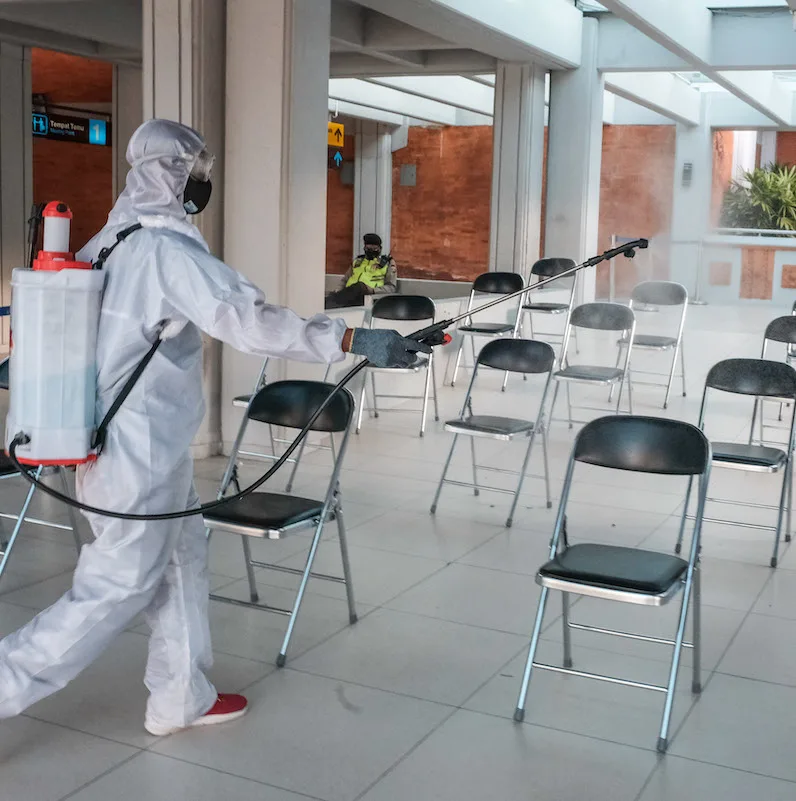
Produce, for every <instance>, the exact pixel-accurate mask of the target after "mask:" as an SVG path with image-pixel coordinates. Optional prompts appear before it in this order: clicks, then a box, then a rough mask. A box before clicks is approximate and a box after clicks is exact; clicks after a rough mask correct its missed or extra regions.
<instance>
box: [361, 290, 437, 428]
mask: <svg viewBox="0 0 796 801" xmlns="http://www.w3.org/2000/svg"><path fill="white" fill-rule="evenodd" d="M435 315H436V306H435V305H434V301H433V300H431V298H427V297H426V296H425V295H385V296H384V297H381V298H378V299H377V300H376V301H374V303H373V306H372V308H371V311H370V321H369V323H368V325H369V327H370V328H373V321H374V320H390V321H391V322H404V321H405V322H409V321H414V322H418V321H421V320H427V321H428V322H429V323H433V322H434V316H435ZM421 371H425V373H426V375H425V383H424V385H423V386H424V388H423V394H422V395H395V394H386V393H384V392H381V393H378V392H377V391H376V374H377V373H386V374H391V375H419V374H420V372H421ZM367 372H368V373H369V374H370V381H371V387H372V394H373V407H372V411H373V416H374V417H378V416H379V411H393V412H394V411H412V412H413V411H416V410H415V409H381V410H379V408H378V398H392V399H401V400H422V401H423V405H422V407H421V409H420V436H421V437H422V436H423V434H425V431H426V413H427V411H428V396H429V390H430V391H431V393H432V394H433V398H434V419H435V420H439V404H438V402H437V376H436V373H435V372H434V353H433V352H432V353H429V354H428V355H427V356H425V355H423V356H418V358H417V360H416V361H415V363H414V364H413V365H412V366H411V367H368V368H367ZM366 388H367V379H365V380H364V381H363V382H362V393H361V395H360V398H359V414H358V416H357V434H358V433H359V432H360V430H361V428H362V415H363V412H364V411H365V398H366Z"/></svg>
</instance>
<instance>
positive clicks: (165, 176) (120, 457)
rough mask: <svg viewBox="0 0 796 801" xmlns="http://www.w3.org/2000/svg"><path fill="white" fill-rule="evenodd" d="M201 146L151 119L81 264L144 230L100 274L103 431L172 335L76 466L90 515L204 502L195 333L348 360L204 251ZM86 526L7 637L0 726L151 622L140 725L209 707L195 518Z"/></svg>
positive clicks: (1, 659)
mask: <svg viewBox="0 0 796 801" xmlns="http://www.w3.org/2000/svg"><path fill="white" fill-rule="evenodd" d="M204 150H205V143H204V140H203V139H202V137H201V136H200V135H199V134H198V133H196V131H193V130H191V129H190V128H187V127H185V126H183V125H179V124H177V123H174V122H169V121H166V120H150V121H148V122H146V123H144V124H143V125H142V126H141V127H140V128H139V129H138V130H137V131H136V132H135V133H134V134H133V136H132V138H131V140H130V144H129V147H128V150H127V159H128V161H129V162H130V167H131V169H130V172H129V174H128V176H127V186H126V188H125V190H124V192H122V194H121V196H120V197H119V199H118V201H117V203H116V205H115V206H114V208H113V210H112V211H111V213H110V216H109V218H108V223H107V225H106V226H105V228H103V229H102V231H100V233H99V234H98V235H97V236H96V237H94V239H92V240H91V241H90V242H89V243H88V244H87V245H86V246H85V248H83V250H82V251H81V252H80V253H79V255H78V258H79V259H81V260H85V261H89V260H91V261H93V260H95V259H96V257H97V255H98V253H99V251H100V250H101V249H102V248H103V247H107V246H109V245H111V244H113V242H114V241H115V239H116V235H117V234H118V233H119V232H120V231H121V230H123V229H125V228H127V227H129V226H130V225H131V224H134V223H136V222H140V223H141V224H142V225H143V226H144V227H143V229H142V230H139V231H136V232H134V233H132V234H131V235H130V236H129V237H128V238H127V239H126V240H125V241H124V242H122V243H121V244H120V245H119V246H118V247H117V248H116V250H115V251H114V252H113V254H112V255H111V257H110V258H109V259H108V261H107V262H106V264H105V273H106V277H105V282H106V283H105V290H104V295H103V301H102V313H101V317H100V325H99V341H98V347H97V377H98V398H97V409H96V415H97V418H96V419H97V421H99V420H101V419H102V416H103V415H104V414H105V412H106V411H107V410H108V408H109V407H110V405H111V404H112V402H113V400H114V399H115V397H116V396H117V394H118V392H119V391H120V389H121V388H122V386H123V384H124V382H125V380H126V379H127V378H128V376H129V375H130V373H131V371H132V370H133V369H134V368H135V366H136V365H137V364H138V362H139V361H140V360H141V358H142V357H143V356H144V354H145V353H146V352H147V351H148V349H149V348H150V346H151V344H152V343H153V342H154V341H155V339H156V338H157V336H158V333H159V332H161V331H162V330H163V326H164V323H168V327H167V328H166V333H165V334H164V340H165V341H164V342H163V344H162V345H161V346H160V349H159V350H158V351H157V353H156V354H155V356H154V358H153V359H152V361H151V362H150V363H149V365H147V367H146V369H145V370H144V372H143V374H142V376H141V378H140V380H139V381H138V383H137V384H136V386H135V388H134V389H133V391H132V392H131V393H130V395H129V396H128V397H127V399H126V400H125V402H124V404H123V405H122V407H121V408H120V410H119V412H118V414H117V415H116V417H115V418H114V419H113V422H112V423H111V425H110V426H109V429H108V432H107V439H106V443H105V447H104V449H103V452H102V455H101V456H100V457H99V459H98V460H97V462H96V463H95V464H94V465H90V466H87V467H82V468H80V470H79V471H78V480H77V488H78V496H79V497H80V498H81V500H83V501H85V502H86V503H89V504H92V505H95V506H99V507H103V508H109V509H113V510H116V511H120V512H131V513H137V514H153V513H160V512H169V511H174V510H179V509H186V508H189V507H193V506H195V505H196V504H197V503H198V501H197V497H196V493H195V491H194V489H193V465H192V461H191V458H190V452H189V448H190V444H191V441H192V439H193V438H194V436H195V434H196V432H197V429H198V427H199V424H200V422H201V420H202V417H203V414H204V403H203V400H202V338H201V333H200V332H205V333H206V334H208V335H210V336H212V337H216V338H217V339H220V340H222V341H224V342H226V343H228V344H229V345H231V346H233V347H235V348H237V349H239V350H242V351H244V352H247V353H251V354H256V355H259V356H262V357H265V356H276V357H282V358H286V359H296V360H300V361H308V362H331V361H338V360H341V359H343V353H342V352H341V350H340V343H341V340H342V337H343V333H344V331H345V323H344V322H343V321H342V320H331V319H329V318H328V317H325V316H324V315H317V316H315V317H313V318H311V319H309V320H304V319H302V318H300V317H299V316H298V315H296V314H295V313H293V312H292V311H290V310H289V309H285V308H282V307H278V306H271V305H269V304H267V303H266V302H265V298H264V297H263V294H262V293H261V292H260V290H259V289H257V287H255V286H254V285H253V284H251V283H250V282H249V281H247V280H246V279H245V278H244V277H243V276H242V275H240V274H238V273H237V272H235V271H234V270H232V269H231V268H229V267H228V266H227V265H225V264H224V263H223V262H221V261H219V260H218V259H216V258H215V257H213V256H212V255H211V254H210V253H209V252H208V248H207V245H206V244H205V242H204V240H203V238H202V236H201V235H200V233H199V232H198V230H197V229H196V228H195V227H194V226H193V225H192V224H191V223H190V222H189V221H188V220H187V215H186V212H185V210H184V208H183V204H182V195H183V192H184V189H185V186H186V184H187V181H188V177H189V175H190V173H191V170H192V169H193V167H194V165H195V162H196V161H197V159H198V158H199V157H200V154H203V151H204ZM203 155H206V154H203ZM166 336H168V338H167V339H166ZM88 517H89V521H90V523H91V528H92V533H93V534H94V536H95V541H94V542H93V543H91V544H89V545H85V546H84V547H83V549H82V551H81V556H80V559H79V562H78V567H77V570H76V572H75V576H74V584H73V588H72V590H71V591H70V592H69V593H67V594H66V595H65V596H64V597H63V598H61V600H60V601H58V602H57V603H56V604H55V605H54V606H52V607H50V608H49V609H47V610H45V611H44V612H42V613H41V614H40V615H39V616H38V617H37V618H36V619H35V620H34V621H32V622H31V623H30V624H29V625H27V626H25V627H23V628H22V629H20V630H19V631H18V632H16V633H15V634H13V635H11V636H9V637H7V638H6V639H5V640H4V641H3V642H2V643H0V718H2V717H7V716H9V715H12V714H16V713H18V712H19V711H21V710H22V709H24V708H26V707H27V706H29V705H30V704H32V703H34V702H35V701H37V700H39V699H40V698H43V697H44V696H46V695H49V694H50V693H52V692H54V691H55V690H57V689H59V688H60V687H63V686H64V685H65V684H66V683H67V682H68V681H70V680H71V679H72V678H74V676H76V675H77V674H78V673H79V672H80V671H81V670H82V669H83V668H85V667H86V666H87V665H88V664H90V663H91V662H92V661H93V660H94V659H95V658H96V657H97V656H98V655H99V654H100V653H101V652H102V650H104V648H105V647H106V646H107V645H108V644H109V643H110V642H111V640H112V639H113V638H114V637H115V636H116V635H117V634H118V633H120V632H121V631H123V630H124V629H125V628H126V627H127V626H128V625H129V624H130V623H131V621H132V620H133V618H134V617H135V616H136V615H137V614H139V613H140V612H145V613H146V616H147V619H148V621H149V623H150V625H151V627H152V638H151V641H150V647H149V661H148V664H147V669H146V676H145V682H146V684H147V687H148V688H149V690H150V699H149V703H148V706H147V723H148V724H149V723H151V724H152V725H154V726H156V727H158V728H163V727H164V726H165V727H168V726H181V725H186V724H187V723H190V722H191V721H193V720H194V719H195V718H197V717H199V716H200V715H202V714H204V712H206V711H207V710H208V709H209V708H210V707H211V706H212V705H213V703H214V702H215V700H216V691H215V689H214V688H213V686H212V685H211V684H210V682H209V681H208V679H207V678H206V675H205V671H206V670H207V668H208V667H209V666H210V664H211V651H210V637H209V630H208V623H207V604H208V586H207V545H206V538H205V534H204V527H203V523H202V520H201V518H200V517H189V518H184V519H182V520H172V521H157V522H142V521H129V520H114V519H111V518H106V517H99V516H94V515H89V516H88Z"/></svg>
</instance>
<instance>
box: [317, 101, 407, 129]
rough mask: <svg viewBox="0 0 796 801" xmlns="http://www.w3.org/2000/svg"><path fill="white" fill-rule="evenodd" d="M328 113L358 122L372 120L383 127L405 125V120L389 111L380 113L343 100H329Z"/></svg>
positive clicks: (377, 110)
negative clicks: (383, 125)
mask: <svg viewBox="0 0 796 801" xmlns="http://www.w3.org/2000/svg"><path fill="white" fill-rule="evenodd" d="M329 112H330V113H331V114H342V115H343V116H344V117H355V118H356V119H359V120H373V121H374V122H381V123H384V124H385V125H395V126H398V127H400V126H401V125H403V124H404V123H405V118H404V117H402V116H401V115H400V114H393V113H392V112H390V111H380V110H379V109H375V108H368V107H367V106H358V105H357V104H356V103H347V102H345V101H343V100H333V99H332V98H331V97H330V98H329Z"/></svg>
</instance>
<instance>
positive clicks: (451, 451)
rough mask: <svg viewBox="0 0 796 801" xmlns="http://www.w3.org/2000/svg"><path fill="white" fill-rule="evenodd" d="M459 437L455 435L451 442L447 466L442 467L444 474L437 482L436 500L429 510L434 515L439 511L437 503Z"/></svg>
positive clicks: (446, 461)
mask: <svg viewBox="0 0 796 801" xmlns="http://www.w3.org/2000/svg"><path fill="white" fill-rule="evenodd" d="M458 439H459V435H458V434H454V435H453V442H451V449H450V451H449V452H448V458H447V459H446V460H445V466H444V467H443V468H442V475H441V476H440V477H439V484H437V491H436V492H435V493H434V500H433V501H432V502H431V509H430V510H429V511H430V512H431V514H432V515H433V514H434V513H435V512H436V511H437V504H438V503H439V496H440V493H441V492H442V485H443V484H444V483H445V476H446V475H448V468H449V467H450V464H451V459H452V458H453V450H454V448H455V447H456V442H457V440H458Z"/></svg>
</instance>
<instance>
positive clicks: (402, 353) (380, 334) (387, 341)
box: [350, 328, 431, 367]
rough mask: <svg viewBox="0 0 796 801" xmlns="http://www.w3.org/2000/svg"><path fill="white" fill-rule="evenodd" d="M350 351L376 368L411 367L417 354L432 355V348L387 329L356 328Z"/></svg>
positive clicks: (352, 336)
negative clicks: (362, 357)
mask: <svg viewBox="0 0 796 801" xmlns="http://www.w3.org/2000/svg"><path fill="white" fill-rule="evenodd" d="M350 351H351V353H357V354H359V355H360V356H364V357H365V358H366V359H367V360H368V361H369V362H370V363H371V364H372V365H373V366H374V367H411V366H412V364H414V362H415V361H416V359H417V354H418V353H431V347H430V346H429V345H426V344H425V343H423V342H416V341H415V340H414V339H407V338H406V337H402V336H401V335H400V334H399V333H398V332H397V331H390V330H389V329H386V328H374V329H371V328H355V329H354V333H353V334H352V335H351V347H350Z"/></svg>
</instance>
